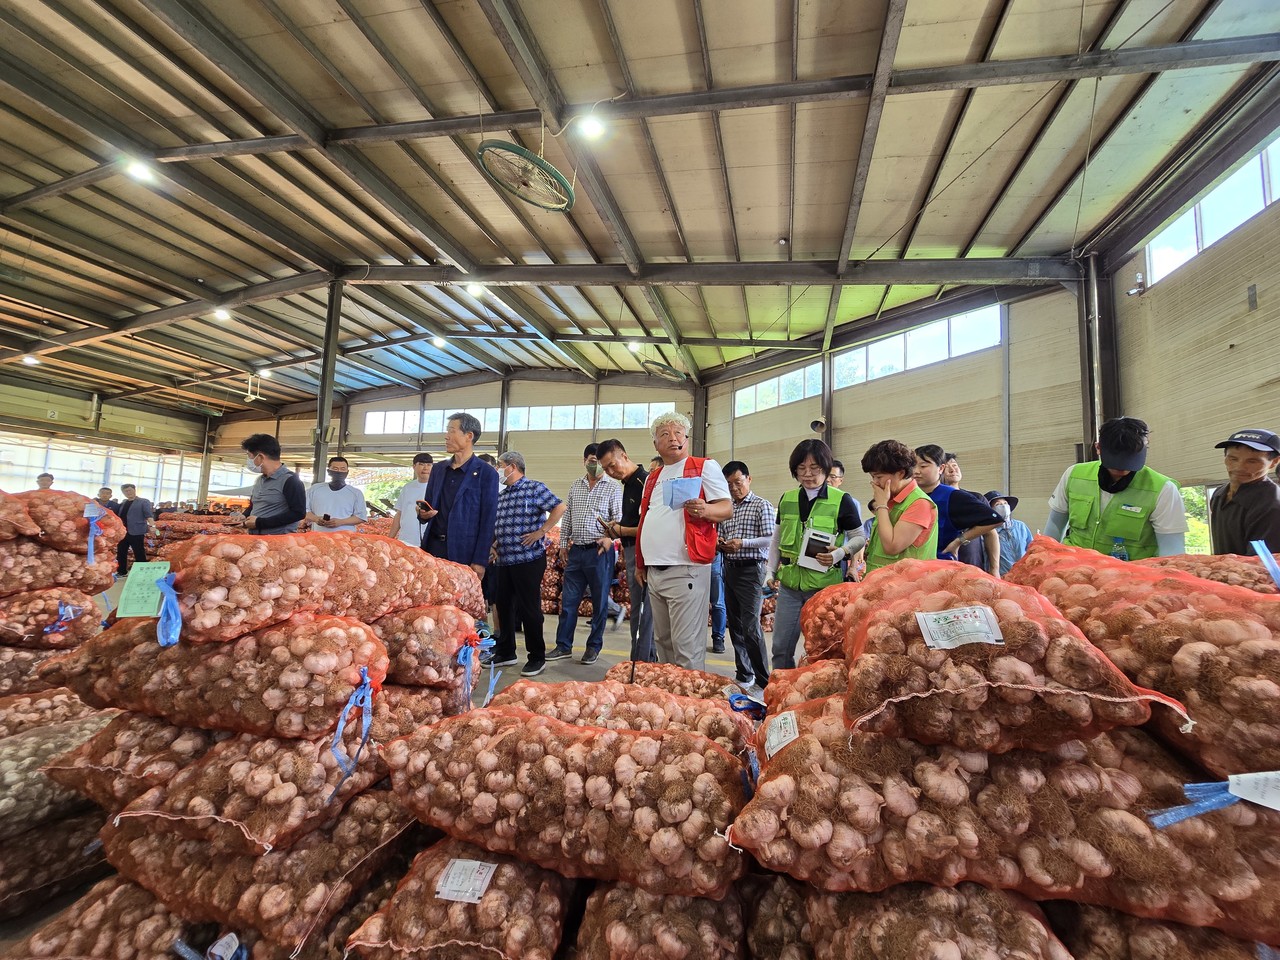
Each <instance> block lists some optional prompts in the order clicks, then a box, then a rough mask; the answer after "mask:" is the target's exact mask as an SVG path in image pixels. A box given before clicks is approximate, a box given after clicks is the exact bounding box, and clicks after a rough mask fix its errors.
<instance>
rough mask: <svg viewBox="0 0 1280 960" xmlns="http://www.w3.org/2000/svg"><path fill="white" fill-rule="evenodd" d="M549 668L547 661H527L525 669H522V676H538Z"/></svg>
mask: <svg viewBox="0 0 1280 960" xmlns="http://www.w3.org/2000/svg"><path fill="white" fill-rule="evenodd" d="M545 669H547V665H546V664H545V663H526V664H525V665H524V669H523V670H521V671H520V676H522V677H536V676H537V675H538V674H540V673H541V672H542V671H543V670H545Z"/></svg>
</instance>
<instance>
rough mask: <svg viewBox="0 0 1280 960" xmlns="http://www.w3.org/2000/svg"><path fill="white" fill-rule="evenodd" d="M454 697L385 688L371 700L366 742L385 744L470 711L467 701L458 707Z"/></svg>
mask: <svg viewBox="0 0 1280 960" xmlns="http://www.w3.org/2000/svg"><path fill="white" fill-rule="evenodd" d="M458 693H459V692H458V691H453V690H440V689H436V688H432V687H401V686H396V685H394V684H390V683H388V684H385V685H384V686H383V688H382V690H381V691H380V692H379V693H378V695H377V696H376V697H374V698H373V724H372V726H370V728H369V739H370V740H371V741H372V742H373V743H387V742H388V741H391V740H395V739H396V738H397V737H407V736H408V735H409V734H411V733H413V731H415V730H417V729H418V728H419V727H427V726H430V725H431V724H433V723H435V722H436V721H438V720H442V719H444V718H445V717H452V716H456V715H457V714H459V713H465V712H466V711H467V710H470V709H471V701H470V699H467V700H466V701H465V703H461V701H460V700H459V696H458ZM460 703H461V705H460Z"/></svg>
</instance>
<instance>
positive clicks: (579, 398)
mask: <svg viewBox="0 0 1280 960" xmlns="http://www.w3.org/2000/svg"><path fill="white" fill-rule="evenodd" d="M595 402H596V391H595V387H594V386H593V385H592V384H590V383H545V382H541V381H538V380H513V381H511V388H510V390H509V391H508V393H507V403H508V404H509V405H510V406H513V407H545V406H556V405H557V404H579V403H595Z"/></svg>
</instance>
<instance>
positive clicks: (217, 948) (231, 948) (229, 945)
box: [204, 933, 240, 960]
mask: <svg viewBox="0 0 1280 960" xmlns="http://www.w3.org/2000/svg"><path fill="white" fill-rule="evenodd" d="M239 949H240V938H239V937H237V936H236V935H235V934H234V933H228V934H227V935H226V936H225V937H223V938H222V939H220V940H215V941H214V943H213V946H211V947H210V948H209V949H208V950H206V951H205V953H204V956H205V960H231V958H232V957H234V956H235V955H236V951H237V950H239Z"/></svg>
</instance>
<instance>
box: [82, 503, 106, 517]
mask: <svg viewBox="0 0 1280 960" xmlns="http://www.w3.org/2000/svg"><path fill="white" fill-rule="evenodd" d="M106 512H107V511H106V510H104V509H102V504H100V503H98V502H97V501H95V500H90V501H89V502H88V503H86V504H85V505H84V518H85V519H86V520H97V519H98V518H99V517H101V516H103V515H104V514H106Z"/></svg>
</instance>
